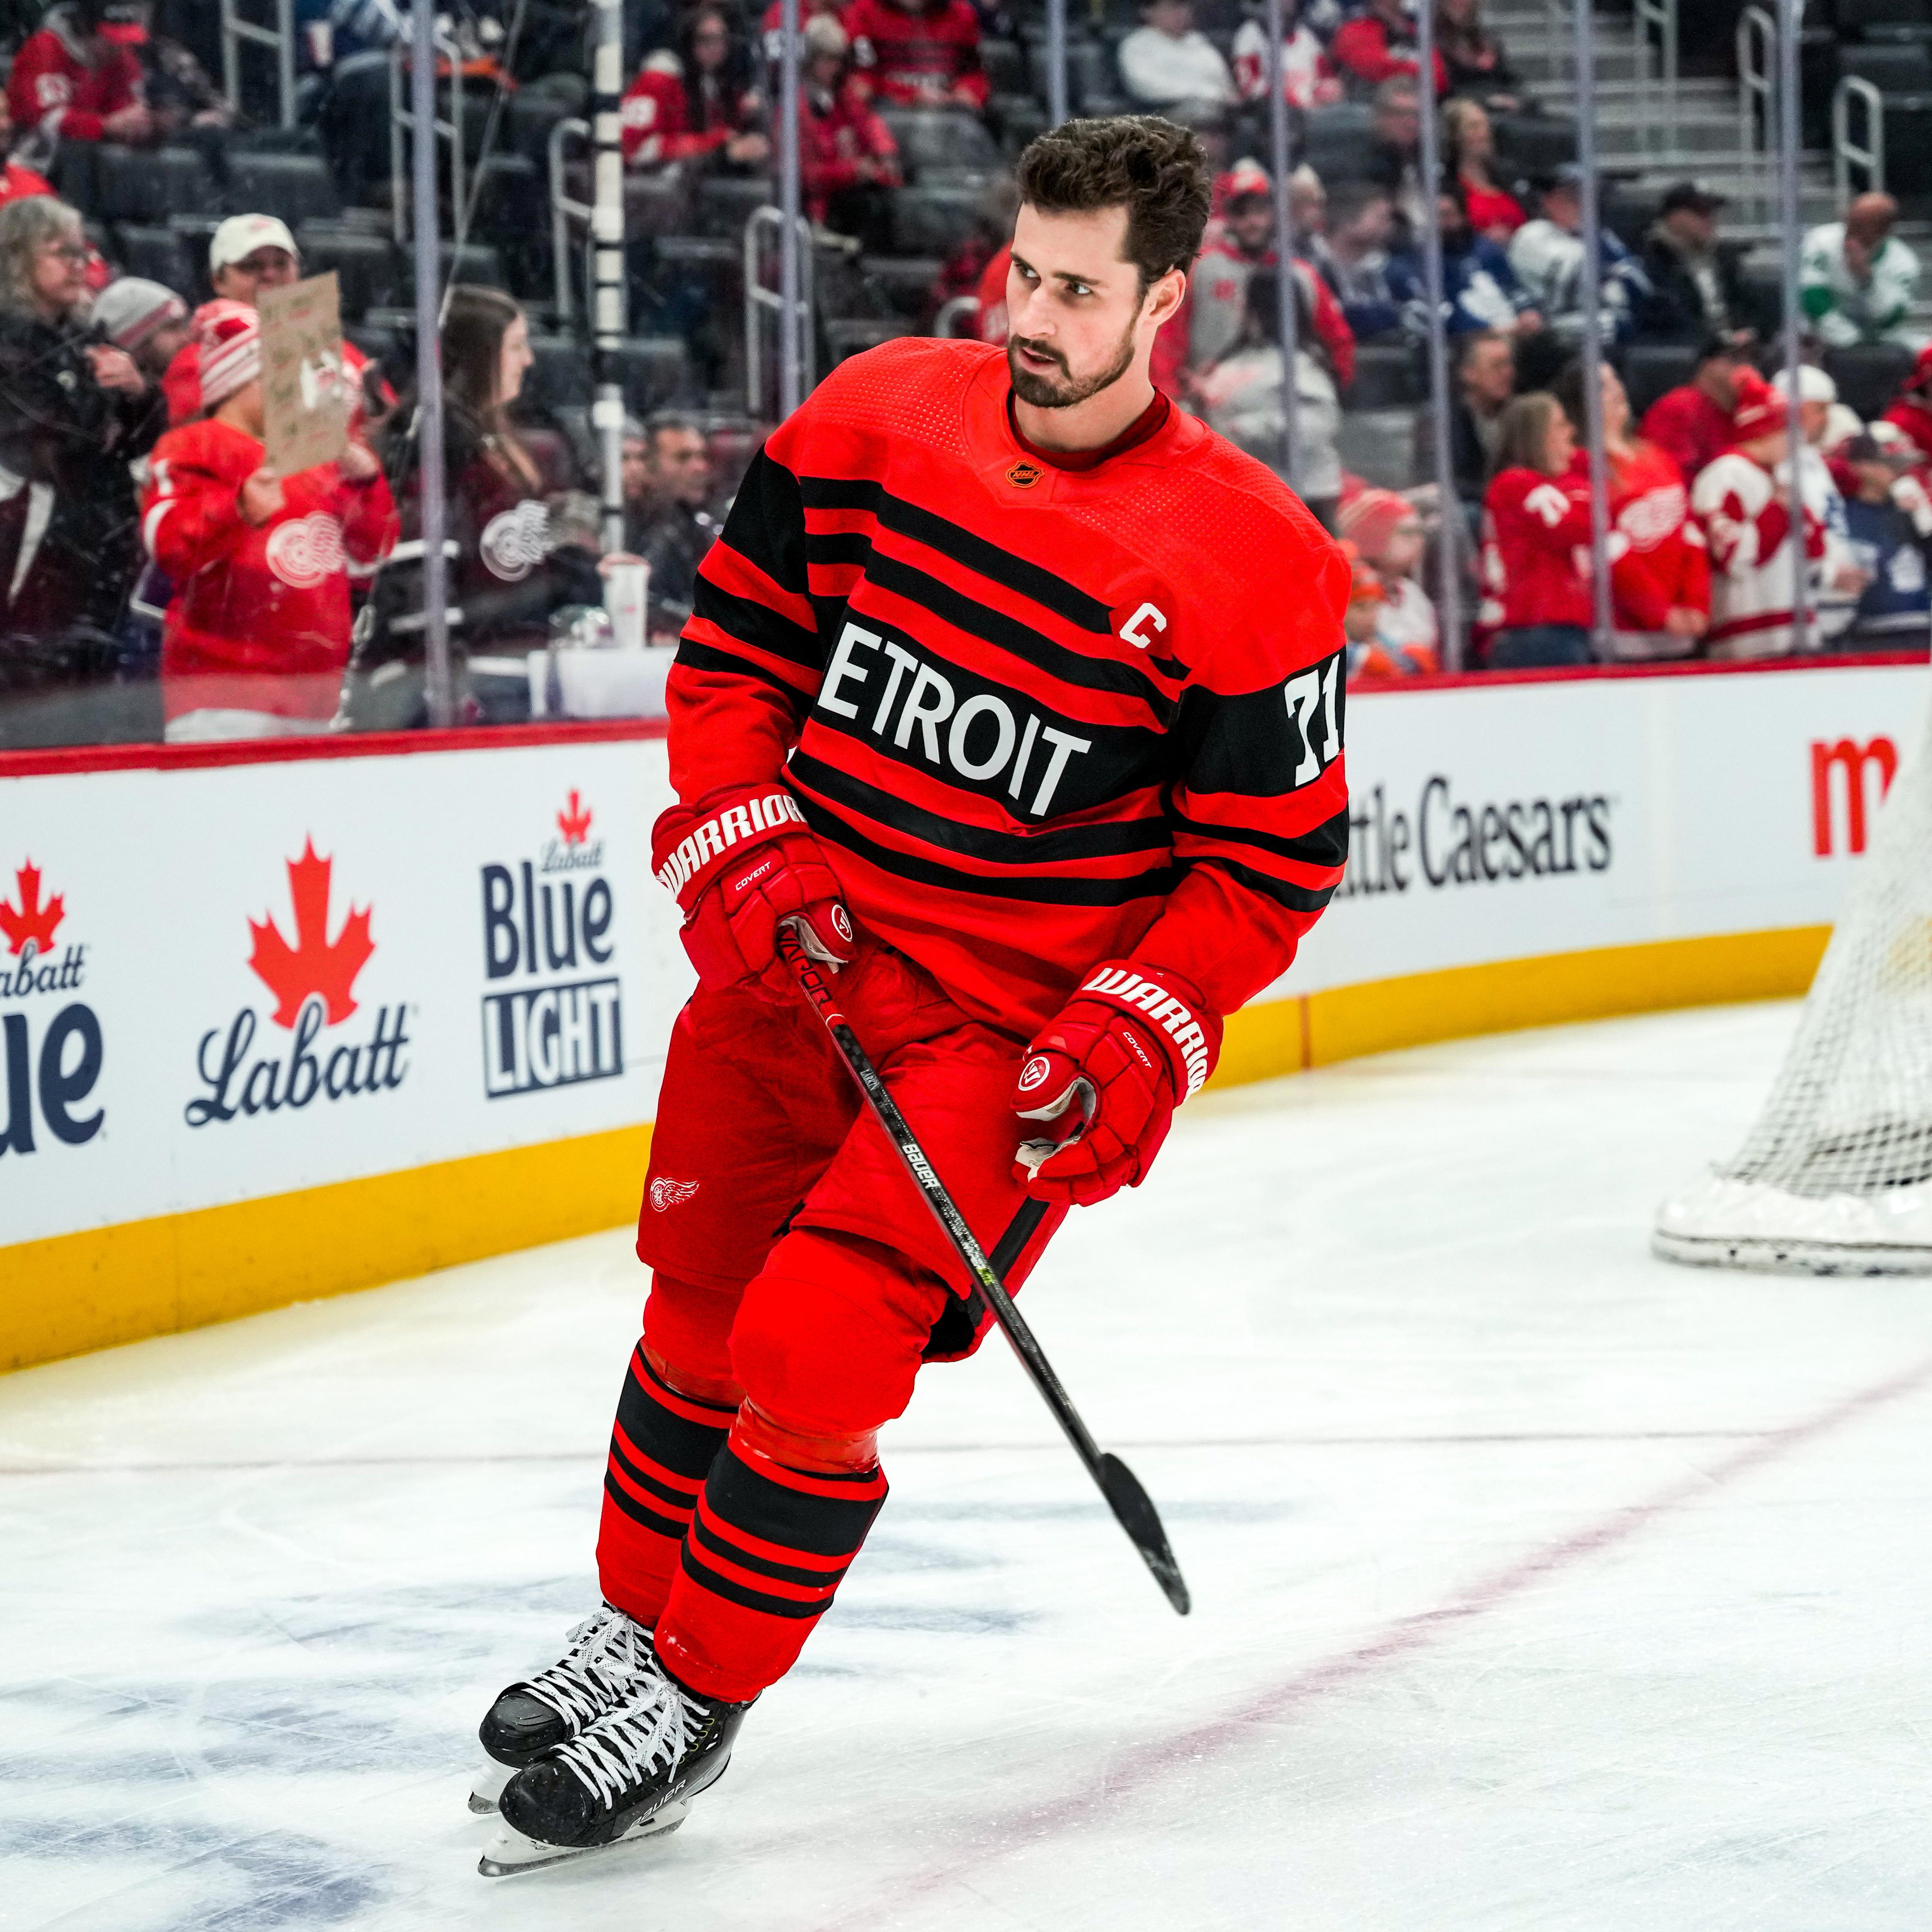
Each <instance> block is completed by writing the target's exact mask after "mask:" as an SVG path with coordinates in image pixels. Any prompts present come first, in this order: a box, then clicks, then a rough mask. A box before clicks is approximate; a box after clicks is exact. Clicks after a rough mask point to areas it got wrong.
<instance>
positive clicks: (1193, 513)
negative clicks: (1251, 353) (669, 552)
mask: <svg viewBox="0 0 1932 1932" xmlns="http://www.w3.org/2000/svg"><path fill="white" fill-rule="evenodd" d="M1009 395H1010V381H1009V377H1008V372H1007V360H1006V357H1005V355H1004V353H1003V352H1002V351H1001V350H1000V349H998V348H997V347H992V346H990V345H986V344H974V343H942V342H935V341H907V342H904V343H899V344H889V345H888V346H886V347H883V348H881V349H879V350H874V351H872V352H871V353H868V354H867V355H865V356H860V357H857V358H855V359H853V360H852V361H850V362H847V363H845V364H844V365H841V367H840V368H838V370H837V371H835V372H834V373H833V374H832V375H831V376H830V377H828V378H827V379H826V381H825V382H824V383H823V384H821V385H820V387H819V388H818V389H817V391H816V392H814V394H813V395H812V396H811V398H810V399H809V400H808V401H807V402H806V403H805V405H804V406H803V407H802V408H801V409H799V410H798V412H797V413H796V414H795V415H793V416H792V417H791V418H790V420H789V421H787V422H786V423H785V424H784V425H783V426H782V427H781V428H779V429H778V431H775V433H774V434H773V435H772V437H771V438H770V440H769V442H768V443H766V446H765V447H764V449H763V451H762V452H760V455H758V457H757V458H755V459H754V462H753V463H752V466H751V469H750V470H749V471H748V473H747V475H746V476H745V481H744V484H743V487H742V489H741V490H740V491H739V495H738V497H737V499H736V502H735V503H734V505H733V508H732V511H731V514H730V519H729V520H728V521H727V524H726V526H725V529H724V535H723V537H722V538H721V540H720V541H718V543H717V544H715V545H714V546H713V547H712V550H711V551H710V553H709V555H708V556H706V559H705V560H704V562H703V565H702V567H701V568H700V571H699V574H698V581H697V596H696V599H695V603H694V615H693V616H692V617H691V620H690V621H689V622H688V623H687V625H685V631H684V635H683V640H682V645H681V646H680V648H679V653H678V658H677V662H676V665H675V667H673V670H672V672H671V673H670V682H669V686H668V691H667V697H668V702H669V707H670V717H671V731H670V755H671V779H672V782H673V785H674V786H675V787H676V790H677V793H678V795H679V797H680V798H681V799H684V800H685V801H687V802H698V801H700V800H702V799H703V798H704V797H706V796H707V795H709V794H710V793H714V792H716V791H719V790H722V789H723V788H725V787H743V786H747V785H758V784H764V783H767V782H769V781H774V780H777V779H778V778H780V777H781V776H782V778H783V781H784V784H786V785H787V787H788V788H789V790H790V792H791V793H792V794H793V796H795V797H796V799H797V801H798V802H799V808H800V809H801V810H802V813H803V814H804V817H805V820H806V822H807V823H808V824H809V826H811V829H812V830H813V832H815V833H816V834H817V836H818V837H819V838H820V839H821V840H822V841H824V843H825V844H826V845H827V846H828V847H831V848H832V859H833V862H834V863H835V865H836V867H837V869H838V878H839V881H840V883H841V885H842V886H843V888H844V894H845V898H846V901H847V904H849V906H850V909H851V911H852V913H853V917H854V919H855V920H856V923H857V925H858V927H859V932H860V933H861V935H866V934H869V935H872V936H874V937H875V938H879V939H882V940H883V941H886V943H888V944H890V945H891V946H892V947H895V948H896V949H897V950H898V951H900V952H901V953H904V954H905V955H906V956H907V957H908V958H910V959H912V960H913V961H914V962H916V963H917V964H918V965H920V966H922V967H923V968H925V969H926V971H928V972H929V973H930V974H932V977H933V978H934V979H935V980H937V981H938V983H939V984H940V986H942V987H943V988H944V989H945V991H946V992H947V994H948V995H950V998H952V1000H953V1001H954V1002H955V1003H956V1004H957V1005H958V1006H959V1008H960V1009H962V1010H963V1011H964V1012H965V1013H967V1014H968V1015H971V1016H973V1017H974V1018H975V1019H980V1020H982V1021H983V1022H987V1023H989V1024H991V1025H994V1026H995V1027H998V1028H1001V1029H1002V1030H1003V1031H1007V1032H1009V1033H1011V1034H1014V1035H1016V1036H1017V1037H1020V1038H1022V1039H1024V1038H1025V1037H1026V1036H1027V1035H1028V1034H1031V1032H1033V1031H1035V1030H1036V1029H1037V1028H1038V1027H1039V1026H1040V1025H1042V1024H1043V1023H1044V1022H1046V1021H1047V1020H1048V1019H1050V1018H1051V1017H1052V1015H1053V1014H1055V1013H1056V1012H1058V1010H1059V1009H1060V1008H1061V1006H1062V1005H1063V1004H1064V1002H1065V1001H1066V1000H1067V998H1068V996H1069V995H1070V993H1071V992H1073V990H1074V989H1075V987H1076V986H1077V985H1078V984H1079V982H1080V981H1081V980H1082V978H1083V977H1085V975H1086V974H1087V973H1088V971H1089V970H1090V969H1091V968H1093V967H1094V966H1095V965H1097V964H1098V963H1100V962H1103V961H1107V960H1114V959H1133V960H1135V961H1136V962H1141V963H1142V964H1144V965H1154V966H1157V967H1161V968H1166V969H1168V970H1169V971H1172V972H1174V973H1176V974H1180V975H1181V976H1183V977H1184V978H1185V979H1186V980H1188V981H1190V982H1191V983H1192V984H1193V986H1195V987H1196V988H1198V989H1199V990H1200V991H1201V992H1202V995H1204V996H1205V1000H1206V1001H1207V1004H1208V1006H1209V1007H1211V1009H1212V1010H1214V1011H1215V1012H1217V1013H1230V1012H1232V1011H1233V1010H1235V1008H1236V1007H1239V1006H1240V1005H1241V1004H1242V1003H1243V1002H1244V1001H1246V1000H1247V999H1248V998H1251V997H1252V996H1253V995H1254V994H1255V993H1256V992H1258V991H1259V990H1260V989H1262V988H1263V987H1264V986H1267V985H1268V983H1270V982H1271V981H1272V980H1274V979H1275V978H1276V977H1278V976H1279V975H1280V974H1281V973H1282V972H1283V971H1284V970H1285V969H1286V967H1287V965H1288V964H1289V962H1290V960H1291V959H1292V958H1293V956H1294V953H1295V945H1296V943H1297V941H1298V938H1299V937H1300V935H1301V934H1302V933H1303V932H1305V931H1306V930H1307V928H1308V927H1309V926H1310V925H1311V924H1312V923H1313V921H1314V919H1315V918H1316V916H1317V915H1318V914H1319V912H1320V911H1321V910H1322V907H1323V906H1324V905H1325V904H1326V903H1327V901H1328V898H1329V895H1330V894H1331V892H1333V890H1334V886H1335V885H1336V883H1337V880H1338V879H1339V878H1340V872H1341V867H1342V864H1343V860H1344V859H1345V858H1346V854H1347V826H1348V821H1347V804H1348V795H1347V788H1346V781H1345V779H1344V777H1343V760H1342V754H1341V745H1342V730H1343V675H1342V670H1341V665H1342V657H1341V645H1342V640H1341V629H1340V612H1341V610H1342V607H1343V604H1344V602H1345V601H1346V595H1347V590H1348V582H1349V577H1348V571H1347V568H1346V565H1344V564H1343V561H1342V559H1341V557H1340V553H1339V552H1338V551H1337V550H1336V548H1335V547H1334V544H1332V543H1331V541H1330V540H1329V538H1328V536H1327V535H1326V534H1325V532H1323V531H1322V529H1321V528H1320V526H1319V525H1318V524H1317V523H1316V522H1315V520H1314V519H1313V517H1311V516H1310V515H1309V514H1308V513H1307V511H1306V510H1305V509H1304V508H1303V507H1302V506H1301V504H1300V503H1299V502H1298V501H1297V500H1296V499H1295V497H1294V496H1292V494H1291V493H1289V491H1288V490H1286V488H1285V487H1283V485H1282V484H1280V482H1279V481H1277V479H1276V478H1274V475H1272V474H1271V472H1269V471H1268V469H1266V468H1265V467H1264V466H1262V464H1261V463H1257V462H1256V461H1255V460H1253V459H1252V458H1249V457H1247V456H1245V455H1242V454H1241V452H1238V451H1237V450H1235V449H1234V448H1233V447H1232V446H1231V445H1229V444H1228V443H1226V442H1224V441H1223V440H1222V439H1221V438H1220V437H1217V436H1216V435H1214V434H1213V433H1212V432H1211V431H1208V429H1207V428H1205V426H1204V425H1202V424H1200V423H1199V422H1196V420H1195V419H1193V418H1192V417H1190V416H1186V415H1184V414H1183V413H1181V412H1180V411H1179V410H1169V412H1168V413H1167V416H1166V421H1165V422H1164V423H1163V424H1162V425H1160V428H1158V429H1157V431H1155V432H1154V434H1152V435H1151V436H1150V437H1147V438H1146V439H1145V440H1143V441H1142V442H1140V443H1138V444H1136V445H1134V446H1131V447H1130V448H1127V449H1125V450H1124V451H1122V452H1121V453H1119V454H1118V455H1113V456H1111V457H1110V458H1108V459H1107V460H1106V461H1105V462H1104V463H1102V464H1100V466H1098V467H1097V468H1092V467H1088V468H1082V467H1068V468H1066V469H1061V468H1059V467H1057V466H1054V465H1053V464H1052V463H1049V462H1046V461H1043V460H1039V458H1037V455H1034V454H1030V453H1029V452H1028V449H1027V447H1026V446H1025V445H1024V444H1023V443H1022V442H1021V441H1020V440H1019V437H1018V436H1017V434H1016V431H1015V429H1014V428H1013V423H1012V421H1011V419H1010V413H1009V404H1008V397H1009ZM787 754H789V763H787Z"/></svg>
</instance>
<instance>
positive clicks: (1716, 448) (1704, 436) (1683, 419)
mask: <svg viewBox="0 0 1932 1932" xmlns="http://www.w3.org/2000/svg"><path fill="white" fill-rule="evenodd" d="M1643 434H1644V440H1645V441H1646V442H1647V443H1655V445H1656V446H1657V447H1658V449H1661V450H1662V451H1663V452H1664V454H1665V455H1667V456H1668V457H1670V458H1671V459H1672V460H1673V462H1675V463H1676V465H1677V467H1678V469H1679V472H1680V473H1681V474H1682V476H1683V478H1684V483H1685V487H1686V488H1687V489H1688V487H1690V486H1691V484H1693V483H1694V482H1696V481H1697V478H1698V475H1699V473H1700V472H1701V471H1702V470H1703V469H1704V468H1705V467H1706V465H1708V464H1710V463H1715V462H1716V460H1718V458H1719V457H1721V455H1724V452H1725V451H1726V450H1727V449H1730V446H1731V419H1730V412H1729V411H1728V410H1725V409H1724V408H1722V407H1720V406H1719V405H1718V404H1716V403H1714V402H1712V400H1711V399H1710V398H1709V396H1707V395H1705V393H1704V392H1703V390H1702V389H1698V388H1697V386H1695V385H1694V384H1692V383H1685V385H1684V386H1683V387H1682V388H1681V389H1667V390H1666V391H1665V392H1664V394H1663V395H1661V396H1659V397H1658V399H1657V401H1655V402H1654V403H1652V404H1651V406H1650V407H1649V409H1648V410H1646V411H1645V412H1644V418H1643Z"/></svg>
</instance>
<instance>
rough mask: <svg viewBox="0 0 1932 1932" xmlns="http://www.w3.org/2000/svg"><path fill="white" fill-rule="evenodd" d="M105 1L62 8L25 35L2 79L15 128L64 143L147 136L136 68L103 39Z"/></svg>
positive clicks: (150, 131)
mask: <svg viewBox="0 0 1932 1932" xmlns="http://www.w3.org/2000/svg"><path fill="white" fill-rule="evenodd" d="M107 5H108V0H63V4H62V5H59V6H57V7H53V8H52V9H51V10H49V12H48V13H47V16H46V19H45V20H44V21H43V22H42V23H41V25H40V30H39V31H38V32H37V33H33V34H28V37H27V39H26V44H25V45H24V46H22V48H21V49H20V52H18V53H17V54H16V55H14V56H13V67H12V68H11V70H10V71H9V73H8V74H7V104H8V106H9V107H10V108H11V109H12V110H13V121H14V124H15V125H16V126H17V127H20V128H22V129H24V130H31V131H33V132H34V133H39V134H41V135H43V136H48V137H50V138H52V137H58V138H59V139H65V140H68V141H127V142H135V143H139V142H143V141H148V140H151V139H153V138H154V132H155V130H154V118H153V116H152V115H150V114H149V113H148V109H147V105H146V103H145V101H143V100H142V97H141V63H140V60H139V57H138V56H137V55H136V54H135V53H134V52H133V50H132V49H130V48H127V47H124V46H117V45H116V44H115V43H114V42H113V40H110V39H109V38H108V37H107V35H106V34H104V33H103V32H102V31H101V23H102V21H103V20H104V18H105V17H106V15H107Z"/></svg>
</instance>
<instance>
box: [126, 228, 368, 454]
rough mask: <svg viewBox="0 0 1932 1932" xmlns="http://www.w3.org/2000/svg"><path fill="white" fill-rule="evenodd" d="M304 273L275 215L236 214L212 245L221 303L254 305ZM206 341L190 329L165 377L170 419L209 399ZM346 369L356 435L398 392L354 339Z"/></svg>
mask: <svg viewBox="0 0 1932 1932" xmlns="http://www.w3.org/2000/svg"><path fill="white" fill-rule="evenodd" d="M301 275H302V257H301V254H299V251H297V249H296V238H295V237H294V236H293V235H291V234H290V233H289V227H288V223H287V222H285V221H282V220H278V219H277V217H275V216H274V215H272V214H231V215H230V216H229V217H228V219H227V220H226V221H224V222H223V223H222V224H221V225H220V227H218V228H217V229H215V231H214V236H213V238H212V239H211V240H210V242H208V281H209V284H210V285H211V287H213V289H214V298H215V300H216V301H217V302H240V303H242V305H244V306H245V307H246V308H254V306H255V305H256V303H257V300H258V299H260V295H261V292H262V291H263V290H264V289H280V288H286V287H288V285H289V284H290V283H291V282H293V281H297V280H298V279H299V278H300V276H301ZM200 359H201V345H200V342H199V339H198V336H197V335H196V332H192V331H191V332H190V333H189V335H188V337H187V340H186V341H184V343H183V344H182V345H181V349H180V350H179V351H178V353H177V354H176V355H175V358H174V360H173V361H172V362H170V363H169V365H168V367H167V373H166V375H165V376H163V378H162V386H163V388H164V389H166V392H167V398H168V421H169V423H170V424H171V425H172V424H179V423H184V422H193V420H194V419H195V418H196V416H199V415H200V414H201V413H202V409H203V407H205V404H204V403H203V401H202V394H201V380H200V367H201V360H200ZM342 362H343V368H344V371H346V373H347V375H348V377H349V380H350V382H351V383H353V385H354V386H355V390H356V397H357V399H358V400H357V405H356V414H355V416H353V418H352V419H351V420H350V425H349V428H350V434H352V435H353V436H356V437H367V436H368V435H370V434H373V433H374V429H375V427H376V425H377V423H378V422H380V419H381V418H382V417H383V416H385V415H386V414H387V413H388V412H389V410H392V409H393V408H394V407H395V401H396V398H395V393H394V392H393V391H392V390H391V389H390V388H389V384H388V383H386V381H385V380H383V375H382V372H381V371H380V370H379V369H376V368H374V365H372V364H371V362H370V360H369V359H368V356H365V355H364V354H363V353H362V350H359V349H358V348H357V347H356V345H355V344H354V343H353V342H345V343H344V344H343V345H342Z"/></svg>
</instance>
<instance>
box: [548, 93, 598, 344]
mask: <svg viewBox="0 0 1932 1932" xmlns="http://www.w3.org/2000/svg"><path fill="white" fill-rule="evenodd" d="M589 138H590V123H589V121H586V120H585V119H583V118H582V116H581V115H576V114H572V115H568V116H567V117H566V118H565V119H563V120H561V121H559V122H558V123H557V124H556V126H555V127H553V128H552V129H551V130H550V140H549V143H548V145H549V151H550V260H551V262H552V263H553V265H554V269H555V274H556V319H557V321H558V323H559V325H560V326H562V327H564V328H565V329H568V327H569V326H571V321H572V320H573V318H574V316H575V314H576V304H575V302H574V299H573V298H572V296H571V289H570V281H571V275H570V269H571V260H570V224H571V223H572V222H573V221H580V222H581V223H583V225H584V228H585V231H586V233H588V232H589V224H590V204H589V202H587V201H579V200H577V199H576V197H575V196H573V195H570V194H567V193H565V192H564V185H563V170H564V166H565V163H564V158H563V150H564V145H565V142H569V141H571V140H583V141H587V140H589Z"/></svg>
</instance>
